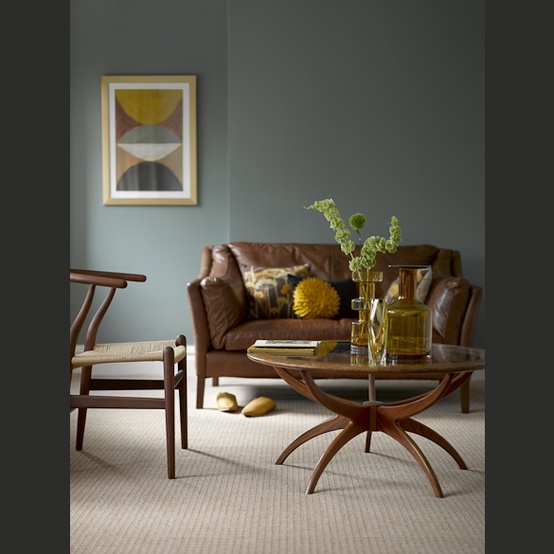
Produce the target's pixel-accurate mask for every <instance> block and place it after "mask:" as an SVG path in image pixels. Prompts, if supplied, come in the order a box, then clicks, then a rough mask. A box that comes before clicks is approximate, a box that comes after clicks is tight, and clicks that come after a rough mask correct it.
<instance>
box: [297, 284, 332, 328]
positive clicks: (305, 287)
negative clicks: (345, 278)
mask: <svg viewBox="0 0 554 554" xmlns="http://www.w3.org/2000/svg"><path fill="white" fill-rule="evenodd" d="M292 302H293V303H292V309H293V311H294V313H295V314H296V315H297V316H298V317H299V318H301V319H316V318H327V319H331V318H332V317H334V316H335V315H336V314H337V313H338V311H339V306H340V297H339V293H338V292H337V291H336V289H335V288H333V286H332V285H330V284H329V283H328V282H327V281H324V280H323V279H319V278H318V277H306V279H302V281H300V283H298V284H297V285H296V288H295V289H294V292H293V296H292Z"/></svg>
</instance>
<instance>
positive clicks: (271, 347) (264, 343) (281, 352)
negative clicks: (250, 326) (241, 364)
mask: <svg viewBox="0 0 554 554" xmlns="http://www.w3.org/2000/svg"><path fill="white" fill-rule="evenodd" d="M320 342H321V341H319V340H265V339H258V340H257V341H256V342H255V343H254V344H253V345H252V346H251V347H250V348H248V352H251V353H252V354H255V353H256V352H266V353H269V354H275V355H277V356H313V355H314V354H316V353H317V348H318V346H319V344H320Z"/></svg>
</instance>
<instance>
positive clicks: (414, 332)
mask: <svg viewBox="0 0 554 554" xmlns="http://www.w3.org/2000/svg"><path fill="white" fill-rule="evenodd" d="M389 267H396V268H398V276H399V283H398V300H396V301H395V302H392V303H391V304H389V307H388V310H387V311H388V317H389V325H388V337H387V361H390V362H402V361H414V360H429V359H430V358H431V345H432V339H433V314H432V312H431V309H430V308H429V307H428V306H427V305H425V304H423V303H422V302H418V300H417V298H416V288H417V271H418V269H421V270H424V269H428V268H429V266H425V265H424V266H421V265H391V266H389Z"/></svg>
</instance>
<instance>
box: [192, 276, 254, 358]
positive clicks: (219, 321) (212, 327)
mask: <svg viewBox="0 0 554 554" xmlns="http://www.w3.org/2000/svg"><path fill="white" fill-rule="evenodd" d="M200 291H201V294H202V300H203V304H204V308H205V313H206V318H207V321H208V328H209V336H210V339H211V343H212V346H213V348H215V349H216V350H220V349H222V348H224V347H225V335H226V333H227V331H229V329H232V328H233V327H236V326H237V325H238V324H239V323H241V322H242V321H243V320H244V318H245V316H246V313H247V311H248V304H247V302H246V297H245V294H244V284H243V282H242V281H240V282H237V281H236V280H232V279H226V278H222V277H204V279H202V280H201V282H200Z"/></svg>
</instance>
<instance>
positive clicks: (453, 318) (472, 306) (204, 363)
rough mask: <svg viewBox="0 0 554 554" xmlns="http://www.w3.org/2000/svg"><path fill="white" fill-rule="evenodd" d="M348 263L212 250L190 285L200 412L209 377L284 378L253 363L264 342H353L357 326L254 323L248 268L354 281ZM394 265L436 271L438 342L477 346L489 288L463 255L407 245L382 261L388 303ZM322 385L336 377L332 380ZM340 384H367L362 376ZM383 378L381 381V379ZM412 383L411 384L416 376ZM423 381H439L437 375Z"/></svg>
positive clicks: (284, 247) (255, 246)
mask: <svg viewBox="0 0 554 554" xmlns="http://www.w3.org/2000/svg"><path fill="white" fill-rule="evenodd" d="M348 260H349V258H348V256H347V255H346V254H344V253H343V252H342V251H341V249H340V246H339V245H338V244H304V243H256V242H232V243H229V244H219V245H214V246H205V247H204V248H203V250H202V257H201V261H200V273H199V275H198V277H197V278H196V279H194V280H192V281H190V282H189V283H188V284H187V293H188V299H189V304H190V309H191V313H192V320H193V326H194V347H195V362H196V375H197V379H198V380H197V392H196V407H197V408H202V407H203V405H204V389H205V381H206V378H208V377H211V378H212V382H213V385H214V386H217V385H219V377H241V378H245V377H246V378H248V377H253V378H265V377H267V378H277V377H278V376H277V374H276V373H275V372H274V371H273V370H272V369H271V368H270V367H267V366H263V365H261V364H257V363H255V362H252V361H251V360H249V359H248V358H247V356H246V349H247V348H248V347H249V346H250V345H252V344H253V343H254V342H255V341H256V339H260V338H263V339H297V340H298V339H306V340H320V339H332V340H341V339H349V338H350V331H351V322H352V319H349V318H343V319H297V318H283V319H252V318H251V317H250V316H249V309H248V306H249V301H248V297H247V292H246V289H245V285H244V281H243V277H242V272H241V269H244V268H248V267H252V266H255V267H271V268H274V267H290V266H294V265H300V264H309V265H310V274H311V275H313V276H316V277H319V278H321V279H324V280H327V281H332V280H341V279H342V280H346V279H350V278H351V277H352V274H351V271H350V269H349V268H348ZM389 264H417V265H429V266H431V268H432V276H433V278H432V283H431V287H430V289H429V292H428V294H427V298H426V300H425V303H426V304H427V305H428V306H429V307H430V308H431V310H432V312H433V342H438V343H447V344H458V345H462V346H471V343H472V335H473V329H474V326H475V321H476V317H477V312H478V309H479V305H480V301H481V295H482V289H481V287H479V286H476V285H472V284H471V283H470V282H469V281H468V280H467V279H465V278H464V277H463V274H462V262H461V256H460V253H459V252H458V251H457V250H448V249H445V248H437V247H436V246H432V245H429V244H421V245H415V246H399V247H398V250H397V251H396V252H395V253H394V254H378V255H377V263H376V266H375V268H374V269H375V270H376V271H383V273H384V278H383V281H382V282H381V283H378V284H377V285H376V295H377V296H385V294H386V292H387V290H388V288H389V286H390V284H391V282H392V281H393V280H394V279H396V278H397V277H398V269H396V268H389ZM314 377H315V378H333V376H332V375H329V373H325V374H323V373H322V374H314ZM336 377H337V378H339V377H340V378H352V379H356V378H358V379H359V378H365V379H367V376H361V375H360V374H359V373H352V374H351V375H350V374H349V375H345V374H344V373H341V374H340V375H337V376H336ZM377 377H378V378H379V376H377ZM408 378H411V377H408ZM418 378H425V379H439V378H440V376H437V375H433V374H426V375H423V376H422V375H418ZM469 385H470V381H469V380H468V381H467V382H466V383H465V384H464V385H462V387H461V389H460V393H461V411H462V412H463V413H467V412H469V390H470V386H469Z"/></svg>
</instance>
